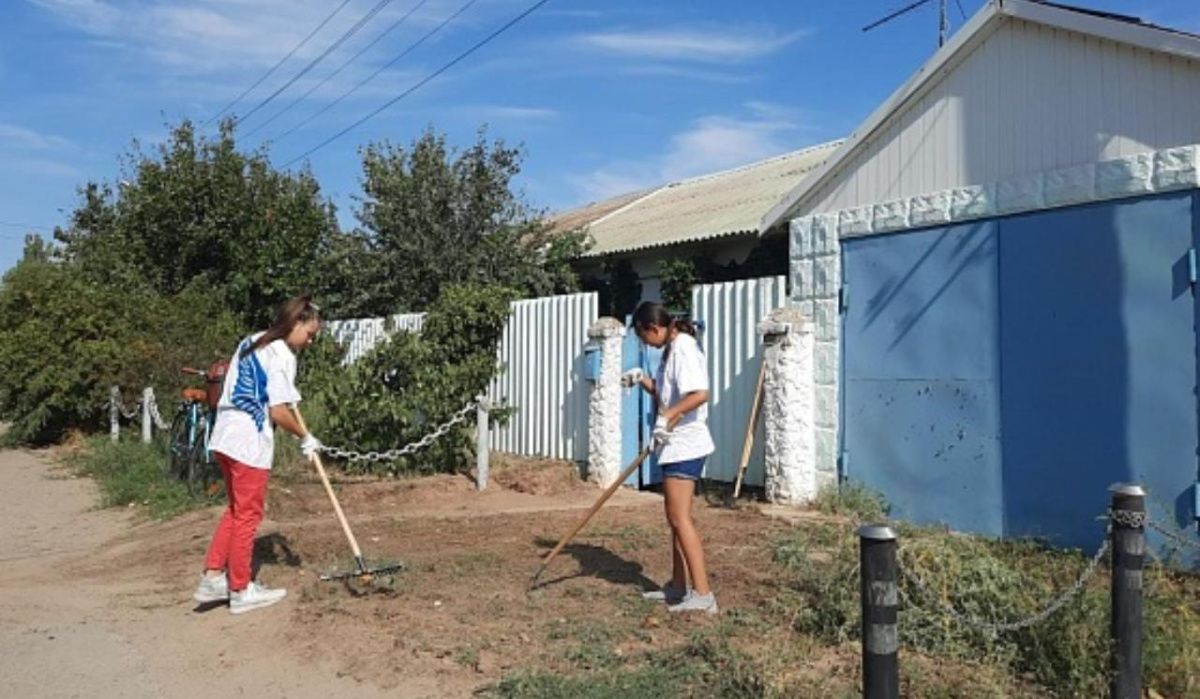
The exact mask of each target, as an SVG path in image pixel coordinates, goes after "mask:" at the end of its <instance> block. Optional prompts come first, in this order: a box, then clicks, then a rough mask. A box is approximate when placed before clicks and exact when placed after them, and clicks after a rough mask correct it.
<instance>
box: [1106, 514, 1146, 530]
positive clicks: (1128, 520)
mask: <svg viewBox="0 0 1200 699" xmlns="http://www.w3.org/2000/svg"><path fill="white" fill-rule="evenodd" d="M1108 517H1109V519H1111V520H1112V521H1113V522H1116V523H1117V524H1124V525H1125V526H1127V527H1129V528H1131V529H1145V528H1146V524H1147V523H1148V522H1149V521H1150V518H1149V517H1147V516H1146V513H1145V512H1134V511H1132V510H1112V509H1110V510H1109V511H1108Z"/></svg>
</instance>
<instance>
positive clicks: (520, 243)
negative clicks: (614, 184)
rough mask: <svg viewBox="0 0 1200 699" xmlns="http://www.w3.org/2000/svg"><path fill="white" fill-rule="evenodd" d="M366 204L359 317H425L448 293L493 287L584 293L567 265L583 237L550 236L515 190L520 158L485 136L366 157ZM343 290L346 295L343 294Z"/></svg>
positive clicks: (354, 252)
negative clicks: (455, 288)
mask: <svg viewBox="0 0 1200 699" xmlns="http://www.w3.org/2000/svg"><path fill="white" fill-rule="evenodd" d="M362 155H363V191H364V193H363V198H362V201H361V205H360V207H359V211H358V212H357V214H358V219H359V221H360V223H361V225H362V228H361V230H359V231H357V232H356V233H355V236H356V237H357V238H358V239H359V241H360V243H359V246H358V248H357V249H354V248H353V247H352V246H347V247H346V248H345V250H346V251H347V256H346V257H345V259H346V260H347V263H346V266H347V268H348V269H354V270H357V271H358V274H357V275H356V277H355V284H354V286H355V287H356V288H358V289H362V290H366V291H365V292H362V291H360V292H358V293H357V295H356V296H355V297H354V298H353V299H350V298H347V299H346V305H347V307H352V308H353V311H354V313H355V314H364V315H385V314H389V313H395V312H398V311H403V310H424V309H425V308H426V306H428V305H429V304H430V303H432V302H433V301H434V300H435V299H437V298H438V296H439V295H440V294H441V292H442V290H443V289H444V288H446V287H448V286H451V285H456V284H471V285H496V286H503V287H508V288H512V289H516V290H518V291H519V292H520V293H522V294H523V295H527V296H540V295H547V294H554V293H566V292H572V291H577V290H578V285H579V282H578V277H577V275H576V274H575V273H574V271H573V270H572V269H571V266H570V260H572V259H573V258H575V257H577V256H578V255H579V254H580V253H582V252H583V251H584V250H585V249H586V243H585V238H584V236H583V235H582V234H579V233H568V234H559V235H552V234H551V232H550V229H549V226H547V225H546V224H545V223H544V222H543V221H542V217H541V215H540V213H539V212H537V211H534V210H533V209H532V208H530V207H529V206H528V205H527V204H526V203H525V202H524V201H523V200H522V199H521V197H520V196H519V195H518V194H516V193H515V192H514V191H513V188H512V185H513V178H514V177H516V176H517V174H518V173H519V172H520V169H521V157H522V155H521V152H520V151H519V150H518V149H515V148H510V147H508V146H506V145H505V144H504V142H503V141H500V140H497V141H494V142H490V143H489V142H488V141H487V140H486V138H485V134H484V132H483V131H480V133H479V135H478V137H477V139H476V141H475V142H474V143H473V144H472V145H470V146H469V147H467V148H466V149H464V150H462V151H461V152H460V151H456V150H454V149H452V148H450V147H449V146H448V145H447V143H446V138H445V136H442V135H439V134H436V133H435V132H434V131H432V130H429V131H426V132H425V133H424V134H423V135H421V136H420V137H419V138H417V139H416V140H415V141H414V142H413V143H412V145H411V146H410V147H408V148H402V147H399V146H394V145H391V144H388V143H377V144H371V145H369V146H367V147H366V148H365V149H364V150H363V154H362ZM343 293H347V292H346V291H343Z"/></svg>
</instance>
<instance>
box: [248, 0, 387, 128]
mask: <svg viewBox="0 0 1200 699" xmlns="http://www.w3.org/2000/svg"><path fill="white" fill-rule="evenodd" d="M391 1H392V0H379V2H377V3H375V5H374V7H372V8H371V9H369V10H367V13H366V14H365V15H363V16H362V17H361V18H360V19H359V20H358V21H357V22H355V23H354V25H353V26H352V27H350V28H349V29H347V30H346V31H345V32H343V33H342V35H341V36H339V37H338V38H337V40H336V41H334V42H333V43H332V44H330V45H329V47H328V48H326V49H325V50H324V51H322V52H321V54H320V55H319V56H317V57H316V58H314V59H312V60H311V61H309V62H308V65H306V66H304V67H303V68H301V69H300V72H299V73H296V74H295V75H293V76H292V78H291V79H290V80H288V81H287V82H285V83H284V84H283V85H281V86H280V87H279V89H277V90H275V91H274V92H272V93H271V94H269V95H267V97H266V99H264V100H262V101H261V102H259V103H258V104H256V105H254V109H251V110H250V111H249V112H247V113H246V114H245V115H243V116H242V117H240V118H239V119H238V120H237V123H238V124H241V123H242V122H244V121H246V120H247V119H249V118H250V117H251V116H253V115H254V113H255V112H257V111H258V110H260V109H262V108H263V107H265V106H267V105H268V104H270V103H271V102H272V101H273V100H274V99H275V98H276V97H278V96H279V95H280V94H281V93H282V92H283V91H284V90H286V89H288V88H289V87H291V86H292V85H294V84H296V81H297V80H299V79H300V78H303V77H304V76H305V75H307V74H308V71H310V70H312V69H313V68H315V67H316V65H317V64H318V63H320V62H321V61H323V60H325V57H326V56H328V55H329V54H331V53H333V52H334V51H336V50H337V48H338V47H339V46H341V45H342V44H343V43H345V41H346V40H347V39H349V38H350V37H352V36H354V35H355V34H357V33H358V30H359V29H362V28H363V27H365V26H366V25H367V22H370V21H371V20H372V19H374V18H375V15H377V14H379V12H380V11H381V10H382V9H383V8H384V7H387V5H388V3H390V2H391Z"/></svg>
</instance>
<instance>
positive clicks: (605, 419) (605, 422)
mask: <svg viewBox="0 0 1200 699" xmlns="http://www.w3.org/2000/svg"><path fill="white" fill-rule="evenodd" d="M624 337H625V326H624V325H623V324H622V323H621V321H619V320H617V319H616V318H600V319H598V320H597V321H596V322H595V323H593V324H592V327H590V328H588V339H589V340H590V341H591V342H593V343H595V344H596V345H597V346H598V347H599V353H600V368H599V371H598V372H597V373H596V376H595V381H594V383H593V384H592V393H591V396H590V397H589V398H588V469H587V474H588V480H589V481H591V482H592V483H595V484H597V485H599V486H601V487H608V486H609V485H612V482H613V480H614V479H616V477H617V476H618V475H619V474H620V473H621V466H622V465H623V464H622V463H621V395H622V394H621V347H622V345H623V343H624Z"/></svg>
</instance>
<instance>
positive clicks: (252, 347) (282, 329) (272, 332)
mask: <svg viewBox="0 0 1200 699" xmlns="http://www.w3.org/2000/svg"><path fill="white" fill-rule="evenodd" d="M320 310H321V309H320V307H318V306H317V304H315V303H313V302H312V294H301V295H300V296H294V297H292V298H290V299H288V300H287V301H285V302H284V303H283V305H282V306H280V307H279V312H278V313H276V314H275V321H274V322H273V323H271V327H269V328H267V331H266V332H264V333H263V334H262V335H259V336H258V339H257V340H255V341H254V342H252V343H250V344H249V345H247V346H246V347H245V349H243V350H242V351H241V352H239V353H238V359H239V360H241V359H245V358H246V357H247V356H248V355H250V354H252V353H253V352H255V351H256V350H258V349H259V348H260V347H266V346H267V345H269V344H271V343H272V342H274V341H276V340H282V339H284V338H286V337H287V336H288V335H289V334H291V332H292V329H293V328H295V327H296V326H297V325H299V324H301V323H307V322H308V321H310V320H317V319H318V317H319V316H318V315H317V314H318V312H320Z"/></svg>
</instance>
